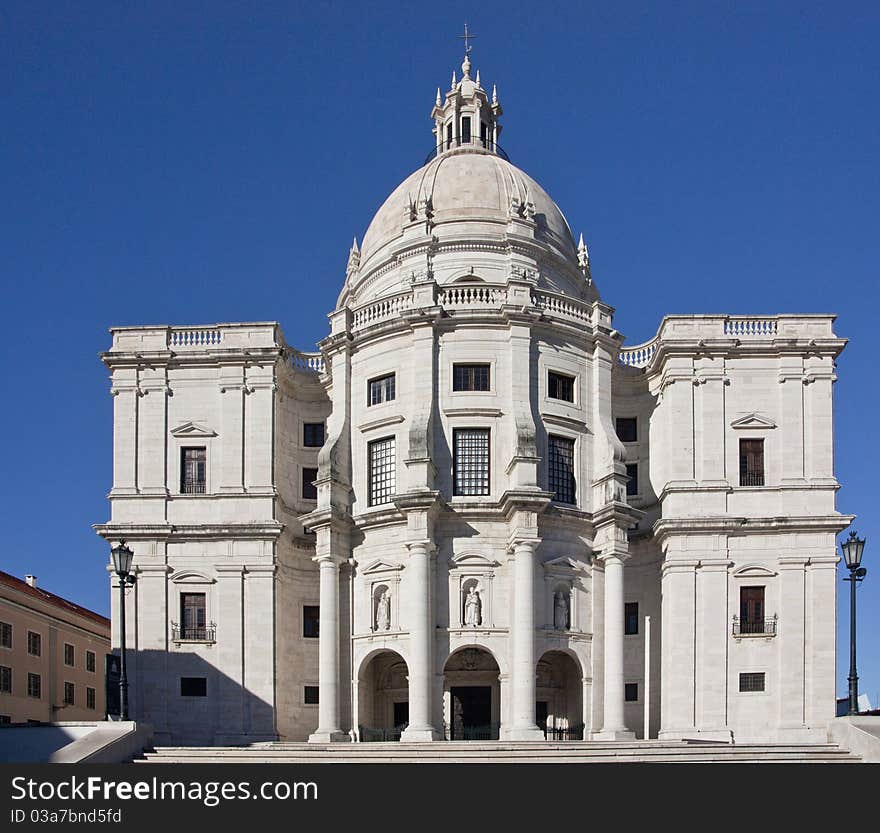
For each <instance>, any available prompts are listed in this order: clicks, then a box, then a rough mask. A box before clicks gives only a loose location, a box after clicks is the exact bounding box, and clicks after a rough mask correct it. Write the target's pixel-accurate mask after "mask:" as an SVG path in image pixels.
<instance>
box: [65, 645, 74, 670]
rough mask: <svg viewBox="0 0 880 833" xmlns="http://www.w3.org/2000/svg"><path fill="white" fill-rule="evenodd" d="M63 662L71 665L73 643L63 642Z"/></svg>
mask: <svg viewBox="0 0 880 833" xmlns="http://www.w3.org/2000/svg"><path fill="white" fill-rule="evenodd" d="M64 664H65V665H69V666H71V667H73V645H71V644H70V643H69V642H65V643H64Z"/></svg>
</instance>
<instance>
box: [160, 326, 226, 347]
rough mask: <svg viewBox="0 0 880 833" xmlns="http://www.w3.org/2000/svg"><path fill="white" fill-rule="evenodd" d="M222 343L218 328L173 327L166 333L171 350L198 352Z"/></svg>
mask: <svg viewBox="0 0 880 833" xmlns="http://www.w3.org/2000/svg"><path fill="white" fill-rule="evenodd" d="M222 341H223V330H222V329H221V328H220V327H175V328H174V329H173V330H169V331H168V346H169V347H170V348H171V349H172V350H190V349H192V350H200V349H202V348H203V347H214V346H216V345H219V344H220V343H221V342H222Z"/></svg>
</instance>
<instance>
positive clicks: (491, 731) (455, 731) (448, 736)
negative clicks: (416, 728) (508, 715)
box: [443, 723, 501, 740]
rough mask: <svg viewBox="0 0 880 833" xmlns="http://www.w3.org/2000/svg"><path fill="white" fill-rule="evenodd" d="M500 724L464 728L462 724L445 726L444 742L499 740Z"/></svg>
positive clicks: (447, 724) (446, 724)
mask: <svg viewBox="0 0 880 833" xmlns="http://www.w3.org/2000/svg"><path fill="white" fill-rule="evenodd" d="M500 730H501V724H500V723H486V724H485V725H482V726H463V725H462V724H460V723H453V724H451V725H450V724H449V723H445V724H444V725H443V738H444V740H498V737H499V732H500Z"/></svg>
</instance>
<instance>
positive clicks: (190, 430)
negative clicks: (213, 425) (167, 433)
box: [171, 422, 217, 439]
mask: <svg viewBox="0 0 880 833" xmlns="http://www.w3.org/2000/svg"><path fill="white" fill-rule="evenodd" d="M171 436H172V437H180V438H184V439H186V438H189V437H216V436H217V432H216V431H212V430H211V429H210V428H207V427H206V426H204V425H200V424H199V423H198V422H184V423H183V424H182V425H178V426H177V428H172V429H171Z"/></svg>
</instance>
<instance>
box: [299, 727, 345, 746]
mask: <svg viewBox="0 0 880 833" xmlns="http://www.w3.org/2000/svg"><path fill="white" fill-rule="evenodd" d="M350 742H351V738H350V737H349V736H348V735H347V734H346V733H345V732H340V731H339V730H338V729H334V730H332V731H330V732H322V731H321V730H320V729H318V730H317V731H316V732H312V734H310V735H309V743H350Z"/></svg>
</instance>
